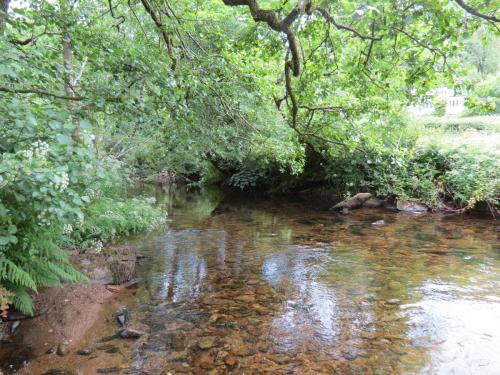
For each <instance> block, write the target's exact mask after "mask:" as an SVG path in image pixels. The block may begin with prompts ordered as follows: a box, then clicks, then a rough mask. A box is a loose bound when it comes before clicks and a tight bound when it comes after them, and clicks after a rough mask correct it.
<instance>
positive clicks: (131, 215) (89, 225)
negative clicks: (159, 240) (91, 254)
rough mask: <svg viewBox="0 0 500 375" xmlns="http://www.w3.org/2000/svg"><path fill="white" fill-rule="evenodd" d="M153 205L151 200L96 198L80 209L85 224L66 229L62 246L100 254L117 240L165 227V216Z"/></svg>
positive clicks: (140, 198)
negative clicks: (82, 212) (82, 211)
mask: <svg viewBox="0 0 500 375" xmlns="http://www.w3.org/2000/svg"><path fill="white" fill-rule="evenodd" d="M154 203H155V199H154V198H143V197H139V198H127V199H117V198H114V197H112V198H110V197H105V196H104V197H99V198H97V199H96V200H95V201H93V202H92V203H91V204H90V205H89V206H88V207H86V208H85V209H84V214H85V221H84V222H82V223H81V224H80V225H77V226H76V227H74V228H73V227H71V228H69V229H68V231H67V235H66V237H65V238H64V239H63V241H64V242H63V243H64V245H65V246H73V247H78V248H83V249H86V248H89V249H94V250H95V251H97V252H100V250H101V249H102V247H103V245H104V244H106V243H107V242H110V241H113V240H114V239H116V238H117V237H119V236H124V235H129V234H132V233H137V232H142V231H146V230H152V229H154V228H156V227H157V226H159V225H161V224H163V223H165V212H164V211H163V210H162V209H161V208H159V207H154Z"/></svg>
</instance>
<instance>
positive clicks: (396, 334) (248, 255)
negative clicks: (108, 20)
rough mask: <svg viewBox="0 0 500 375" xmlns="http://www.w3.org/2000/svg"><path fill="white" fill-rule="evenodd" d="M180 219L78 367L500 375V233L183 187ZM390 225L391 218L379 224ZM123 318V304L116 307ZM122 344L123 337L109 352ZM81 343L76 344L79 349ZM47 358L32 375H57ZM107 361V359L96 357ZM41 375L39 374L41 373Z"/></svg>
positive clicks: (86, 370)
mask: <svg viewBox="0 0 500 375" xmlns="http://www.w3.org/2000/svg"><path fill="white" fill-rule="evenodd" d="M160 198H161V199H164V200H166V204H167V205H168V211H169V220H170V221H169V224H168V227H167V228H163V229H161V230H158V231H156V232H153V233H148V234H145V235H140V236H138V237H135V238H133V239H130V240H128V241H127V242H129V243H130V244H133V245H134V246H136V247H138V248H139V250H140V252H141V253H142V254H143V255H144V258H143V259H142V260H141V261H140V263H139V264H138V269H137V272H138V276H139V277H140V278H141V279H142V281H141V283H140V285H139V289H138V291H137V293H136V295H135V296H134V297H129V298H128V299H126V300H125V301H123V303H125V304H127V305H128V309H129V311H130V315H131V321H130V326H131V327H133V328H136V329H139V330H141V331H144V332H145V333H146V334H145V335H144V336H143V337H142V338H141V339H140V340H138V341H127V342H124V341H123V340H121V339H116V340H112V341H111V342H110V343H109V345H117V346H119V347H120V348H121V349H120V351H119V352H118V353H116V354H113V353H103V352H102V350H100V349H99V346H102V345H103V344H102V343H99V340H101V339H102V337H103V336H107V335H110V334H112V333H113V332H116V329H117V326H116V322H115V319H114V317H113V312H114V310H113V311H108V310H109V309H107V310H105V312H104V314H105V317H103V319H101V320H102V321H101V322H100V323H99V324H97V325H96V327H94V328H93V329H92V330H91V332H89V333H88V335H87V336H86V337H87V338H86V340H85V343H82V344H81V345H82V347H83V346H85V347H93V346H94V347H96V348H97V352H96V353H97V354H96V355H95V356H94V357H92V358H91V359H87V358H83V357H81V356H77V355H73V354H72V355H69V356H66V357H62V358H57V363H54V364H50V365H49V366H50V367H49V368H51V367H52V368H55V367H57V368H64V369H67V370H71V371H74V373H77V374H80V373H81V374H85V375H86V374H95V373H96V369H97V368H98V367H99V368H106V367H108V368H109V367H112V366H114V367H115V370H116V372H114V373H120V374H125V375H126V374H128V375H131V374H134V375H136V374H150V375H160V374H161V375H166V374H226V373H227V374H229V373H231V374H486V375H488V374H500V324H499V322H500V247H499V241H498V240H499V235H500V226H499V224H498V222H496V221H494V220H491V219H478V218H470V217H462V216H448V217H446V216H441V215H430V214H429V215H422V216H413V215H404V214H401V213H396V212H391V211H385V210H358V211H353V212H352V213H351V214H349V215H341V214H334V213H330V212H328V211H325V210H321V209H318V207H320V208H324V207H321V204H320V203H316V202H309V201H302V202H300V201H295V202H293V201H291V200H289V199H288V200H266V199H262V198H254V197H252V196H240V197H232V198H231V197H226V198H224V197H222V195H221V194H218V193H211V194H208V193H204V194H201V193H193V192H191V193H186V192H182V191H177V192H175V194H174V195H173V196H167V197H165V196H160ZM379 220H384V222H385V223H384V224H383V225H374V224H373V223H375V222H376V221H379ZM111 308H112V309H113V308H114V309H116V307H111ZM106 345H108V342H107V343H106ZM75 349H77V348H75ZM54 360H55V359H54V357H43V356H42V357H40V358H36V359H35V360H34V362H33V364H32V366H31V367H28V368H27V369H26V371H27V372H26V371H24V372H22V371H21V373H22V374H31V373H33V374H35V373H37V372H36V371H37V369H38V368H43V371H40V372H38V373H43V372H44V371H46V369H47V363H48V362H50V361H54ZM92 361H94V362H92ZM33 371H34V372H33Z"/></svg>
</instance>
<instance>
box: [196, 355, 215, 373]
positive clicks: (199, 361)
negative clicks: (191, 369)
mask: <svg viewBox="0 0 500 375" xmlns="http://www.w3.org/2000/svg"><path fill="white" fill-rule="evenodd" d="M195 364H196V365H197V366H199V367H201V368H204V369H210V368H213V367H214V360H213V359H212V357H211V356H210V354H208V352H203V353H201V354H200V355H199V356H198V358H196V360H195Z"/></svg>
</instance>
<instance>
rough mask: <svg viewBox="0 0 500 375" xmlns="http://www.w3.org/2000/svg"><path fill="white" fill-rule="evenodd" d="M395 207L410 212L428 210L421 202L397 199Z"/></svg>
mask: <svg viewBox="0 0 500 375" xmlns="http://www.w3.org/2000/svg"><path fill="white" fill-rule="evenodd" d="M396 207H397V209H398V210H399V211H403V212H411V213H422V212H427V211H428V210H429V207H427V206H426V205H424V204H422V203H417V202H408V201H403V200H398V201H397V203H396Z"/></svg>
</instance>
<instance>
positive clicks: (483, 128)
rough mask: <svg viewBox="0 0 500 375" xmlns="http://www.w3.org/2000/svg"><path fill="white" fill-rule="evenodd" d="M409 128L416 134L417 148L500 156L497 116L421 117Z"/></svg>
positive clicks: (415, 119)
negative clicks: (474, 150) (466, 149)
mask: <svg viewBox="0 0 500 375" xmlns="http://www.w3.org/2000/svg"><path fill="white" fill-rule="evenodd" d="M411 126H412V127H413V129H414V130H415V132H416V133H417V134H418V136H419V137H418V146H419V147H422V148H423V147H428V146H431V145H437V146H442V147H444V148H453V149H457V148H458V149H459V148H462V147H465V146H471V147H474V148H477V149H478V150H480V152H484V153H488V154H495V155H499V154H500V116H498V115H495V116H470V117H461V116H444V117H435V116H422V117H414V118H413V119H412V121H411Z"/></svg>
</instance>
